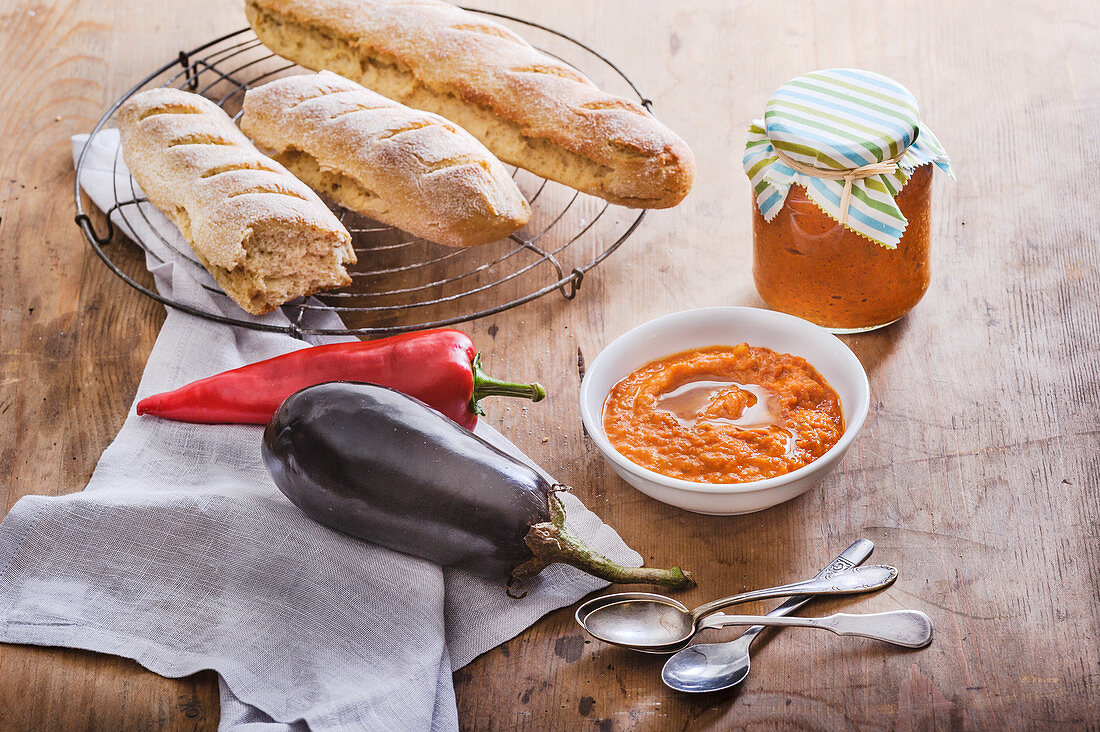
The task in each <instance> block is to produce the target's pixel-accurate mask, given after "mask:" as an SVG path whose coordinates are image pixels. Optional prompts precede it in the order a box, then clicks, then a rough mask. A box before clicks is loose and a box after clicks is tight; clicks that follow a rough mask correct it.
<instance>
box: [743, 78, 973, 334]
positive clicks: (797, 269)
mask: <svg viewBox="0 0 1100 732" xmlns="http://www.w3.org/2000/svg"><path fill="white" fill-rule="evenodd" d="M742 162H743V165H744V168H745V173H746V174H747V175H748V177H749V179H750V181H751V182H752V187H753V194H754V198H755V204H756V205H755V206H753V278H754V279H755V282H756V289H757V291H758V292H759V293H760V296H761V297H762V298H763V299H764V302H766V303H767V304H768V306H769V307H771V308H772V309H775V310H781V311H783V312H786V313H790V314H791V315H796V316H798V317H801V318H804V319H806V320H809V321H810V322H813V323H816V324H817V325H820V326H822V327H824V328H827V329H828V330H831V331H833V332H834V333H856V332H860V331H866V330H873V329H875V328H881V327H883V326H885V325H889V324H890V323H893V322H894V321H896V320H897V319H898V318H901V317H902V316H904V315H905V314H906V313H907V312H909V310H910V309H912V308H913V306H915V305H916V304H917V303H918V302H919V301H920V299H921V297H923V295H924V293H925V291H926V290H927V289H928V283H929V253H930V243H929V234H930V229H931V200H932V196H931V194H932V173H933V169H934V168H935V167H939V168H940V169H942V170H943V171H945V172H946V173H948V174H949V175H952V177H954V176H953V174H952V171H951V164H950V161H949V160H948V158H947V153H946V152H944V150H943V147H942V146H941V145H940V143H939V140H937V139H936V136H935V135H934V134H933V133H932V131H931V130H930V129H928V127H927V126H926V125H925V124H924V123H923V122H921V120H920V115H919V112H918V108H917V100H916V99H915V98H914V97H913V95H912V94H911V93H910V92H909V90H907V89H906V88H905V87H903V86H902V85H901V84H898V83H897V82H896V81H893V80H892V79H888V78H887V77H885V76H881V75H880V74H874V73H871V72H869V71H861V70H859V69H825V70H823V71H814V72H811V73H809V74H804V75H802V76H799V77H796V78H794V79H791V80H790V81H789V82H787V83H786V84H784V85H782V86H781V87H779V88H778V89H776V90H775V91H774V92H773V93H772V96H771V97H770V98H769V99H768V103H767V105H766V106H765V108H764V118H763V119H762V120H755V121H754V122H753V124H752V126H751V127H749V132H748V135H747V139H746V143H745V154H744V158H743V161H742Z"/></svg>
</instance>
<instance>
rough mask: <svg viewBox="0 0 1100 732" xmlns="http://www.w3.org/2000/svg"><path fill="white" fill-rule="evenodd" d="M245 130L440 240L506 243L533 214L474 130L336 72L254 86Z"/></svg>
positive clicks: (348, 201) (284, 158)
mask: <svg viewBox="0 0 1100 732" xmlns="http://www.w3.org/2000/svg"><path fill="white" fill-rule="evenodd" d="M241 129H242V130H243V131H244V133H245V134H247V135H248V136H249V137H251V138H252V140H253V141H254V142H255V143H256V144H257V145H259V146H260V147H261V148H262V149H264V150H265V151H268V152H270V153H272V155H273V157H274V158H275V159H276V160H278V161H279V162H280V163H282V164H283V165H285V166H286V167H287V168H289V169H290V171H291V172H292V173H294V174H295V175H297V176H298V177H299V178H300V179H302V180H303V181H305V182H306V183H308V184H309V185H310V186H311V187H312V188H314V189H315V190H319V191H321V192H322V193H325V194H326V195H328V196H329V197H330V198H332V199H333V200H335V201H337V202H338V203H340V204H342V205H344V206H346V207H348V208H350V209H352V210H355V211H358V212H360V213H362V214H365V215H367V216H369V217H371V218H373V219H377V220H378V221H381V222H383V223H386V224H390V225H392V226H396V227H398V228H401V229H404V230H405V231H408V232H410V233H412V234H415V235H417V236H420V237H423V238H425V239H428V240H431V241H435V242H439V243H440V244H446V245H448V246H454V247H466V246H472V245H476V244H486V243H488V242H491V241H496V240H498V239H501V238H503V237H505V236H508V235H509V234H511V233H512V232H513V231H515V230H516V229H518V228H520V227H521V226H523V225H524V224H526V223H527V219H528V218H530V216H531V209H530V207H529V206H528V205H527V201H526V200H525V199H524V198H523V194H521V193H520V192H519V188H517V187H516V184H515V182H514V181H513V180H512V178H511V176H510V175H509V174H508V171H507V170H506V169H505V167H504V166H503V165H501V163H500V161H499V160H497V159H496V158H495V157H493V155H492V153H490V152H489V151H488V150H486V149H485V146H484V145H482V144H481V143H480V142H478V141H477V140H475V139H474V138H473V136H471V135H470V133H468V132H466V131H465V130H463V129H462V128H460V127H458V126H457V125H455V124H454V123H453V122H449V121H447V120H445V119H443V118H442V117H440V116H439V115H436V114H431V113H430V112H422V111H420V110H416V109H410V108H409V107H406V106H405V105H403V104H399V103H397V102H394V101H391V100H389V99H387V98H386V97H383V96H382V95H380V94H376V93H375V92H372V91H370V90H369V89H365V88H363V87H362V86H360V85H359V84H356V83H355V82H354V81H351V80H349V79H345V78H344V77H342V76H337V75H336V74H333V73H330V72H327V71H322V72H321V73H319V74H305V75H299V76H289V77H286V78H283V79H279V80H277V81H272V82H270V83H268V84H264V85H263V86H260V87H257V88H255V89H250V90H249V91H248V92H247V93H246V94H245V98H244V114H243V115H242V117H241Z"/></svg>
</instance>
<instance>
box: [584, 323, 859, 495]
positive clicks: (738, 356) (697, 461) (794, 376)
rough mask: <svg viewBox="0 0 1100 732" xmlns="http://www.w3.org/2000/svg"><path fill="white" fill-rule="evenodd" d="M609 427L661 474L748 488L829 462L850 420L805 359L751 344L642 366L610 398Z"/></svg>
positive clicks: (622, 445)
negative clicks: (828, 454) (824, 460)
mask: <svg viewBox="0 0 1100 732" xmlns="http://www.w3.org/2000/svg"><path fill="white" fill-rule="evenodd" d="M603 425H604V432H605V433H606V434H607V438H608V439H609V440H610V441H611V444H612V445H614V446H615V449H616V450H618V451H619V452H620V453H621V454H622V455H624V456H625V457H626V458H628V459H629V460H630V461H632V462H634V463H637V464H638V465H641V466H643V467H646V468H649V469H650V470H653V471H655V472H658V473H661V474H662V475H667V476H669V477H672V478H681V479H683V480H691V481H695V482H697V483H746V482H749V481H754V480H763V479H765V478H772V477H775V476H777V475H783V474H784V473H789V472H790V471H792V470H796V469H798V468H801V467H802V466H804V465H807V464H809V463H811V462H813V461H814V460H816V459H817V458H819V457H821V456H822V455H823V454H825V452H826V451H827V450H828V449H829V448H830V447H832V446H833V445H835V444H836V442H837V440H839V439H840V436H841V435H842V434H843V433H844V416H843V414H842V412H841V408H840V397H839V396H837V393H836V392H835V391H834V390H833V388H832V387H831V386H829V384H828V382H826V381H825V379H824V378H823V377H822V376H821V374H819V373H818V372H817V370H816V369H815V368H814V367H813V366H811V365H810V364H809V363H807V362H806V360H805V359H802V358H799V357H797V356H791V355H788V354H785V353H776V352H775V351H772V350H771V349H768V348H761V347H759V346H750V345H748V344H745V343H742V344H741V345H739V346H732V347H730V346H712V347H709V348H700V349H697V350H693V351H685V352H683V353H677V354H675V355H672V356H668V357H667V358H663V359H661V360H659V361H654V362H652V363H649V364H647V365H645V366H643V367H641V368H640V369H638V370H636V371H635V372H634V373H632V374H630V375H629V376H627V377H626V378H625V379H623V380H622V381H620V382H619V383H618V384H616V385H615V386H614V388H612V389H611V393H610V394H608V395H607V400H606V401H605V402H604V409H603Z"/></svg>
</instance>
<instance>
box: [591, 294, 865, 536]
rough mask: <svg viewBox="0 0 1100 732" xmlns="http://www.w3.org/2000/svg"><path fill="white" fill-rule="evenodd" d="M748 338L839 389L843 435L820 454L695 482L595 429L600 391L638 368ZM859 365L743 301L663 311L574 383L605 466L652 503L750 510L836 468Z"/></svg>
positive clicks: (857, 410) (828, 341)
mask: <svg viewBox="0 0 1100 732" xmlns="http://www.w3.org/2000/svg"><path fill="white" fill-rule="evenodd" d="M738 343H748V344H749V345H751V346H764V347H766V348H770V349H772V350H773V351H777V352H779V353H790V354H792V355H795V356H801V357H802V358H804V359H806V360H807V361H809V362H810V364H811V365H813V367H814V368H816V369H817V370H818V372H820V373H821V375H822V376H824V377H825V379H826V380H827V381H828V382H829V384H830V385H831V386H832V387H833V388H834V389H835V390H836V392H837V394H838V395H840V404H841V409H842V410H843V412H844V434H843V435H842V436H841V438H840V441H839V442H837V444H835V445H833V447H832V448H831V449H830V450H829V451H828V452H826V453H825V454H824V455H822V456H821V457H819V458H818V459H817V460H815V461H813V462H812V463H810V464H809V465H806V466H804V467H802V468H799V469H798V470H794V471H792V472H790V473H787V474H786V475H781V476H779V477H776V478H768V479H767V480H758V481H754V482H751V483H733V484H721V483H695V482H692V481H687V480H681V479H679V478H669V477H667V476H664V475H661V474H660V473H656V472H654V471H652V470H648V469H647V468H643V467H642V466H640V465H637V464H636V463H633V462H631V461H630V460H628V459H627V458H626V457H624V456H623V455H622V454H620V453H619V452H618V451H617V450H616V449H615V448H614V447H612V446H611V443H610V442H609V441H608V439H607V436H606V435H605V434H604V430H603V404H604V400H605V399H606V398H607V394H608V392H610V391H611V388H612V387H613V386H614V385H615V384H616V383H618V382H619V381H620V380H621V379H623V378H624V377H626V376H627V375H629V374H630V373H631V372H633V371H634V370H635V369H637V368H638V367H639V366H644V365H645V364H647V363H649V362H651V361H655V360H657V359H659V358H662V357H664V356H669V355H672V354H674V353H679V352H681V351H686V350H689V349H692V348H699V347H702V346H735V345H737V344H738ZM870 401H871V390H870V387H869V385H868V383H867V373H866V372H865V371H864V370H863V365H862V364H860V362H859V359H858V358H856V356H855V354H854V353H852V352H851V351H850V350H849V349H848V347H847V346H845V345H844V343H843V342H841V340H840V339H839V338H837V337H836V336H834V335H832V334H831V333H829V332H828V331H826V330H824V329H822V328H819V327H818V326H816V325H814V324H813V323H809V322H807V321H805V320H802V319H801V318H796V317H794V316H793V315H785V314H784V313H777V312H774V311H772V310H761V309H758V308H744V307H717V308H702V309H700V310H686V311H684V312H680V313H673V314H672V315H666V316H664V317H661V318H657V319H656V320H651V321H649V322H648V323H643V324H642V325H639V326H638V327H637V328H634V329H633V330H631V331H629V332H627V333H624V334H623V335H621V336H619V337H618V338H616V339H615V340H614V341H612V342H611V344H610V345H609V346H608V347H607V348H605V349H604V350H603V351H601V352H600V354H599V355H598V356H596V358H595V359H593V360H592V362H591V364H589V366H588V370H587V372H586V373H585V375H584V380H583V381H582V382H581V418H582V419H583V420H584V426H585V427H586V428H587V429H588V434H589V435H591V436H592V439H593V440H594V441H595V442H596V445H597V447H599V449H600V452H602V453H603V456H604V458H606V460H607V462H608V463H609V464H610V465H611V467H612V468H613V469H614V470H615V472H616V473H618V474H619V475H620V476H622V478H623V480H625V481H626V482H627V483H629V484H630V485H632V486H634V487H635V488H637V489H638V490H640V491H641V492H642V493H645V494H646V495H647V496H650V497H651V498H655V499H657V500H658V501H663V502H665V503H669V504H671V505H673V506H678V507H680V508H684V509H687V510H688V511H695V512H696V513H709V514H716V515H733V514H740V513H752V512H753V511H761V510H763V509H765V508H771V507H772V506H774V505H776V504H778V503H782V502H783V501H788V500H790V499H792V498H794V497H795V496H797V495H800V494H802V493H804V492H806V491H808V490H809V489H810V488H812V487H813V486H814V485H816V484H817V483H818V482H820V481H821V479H822V478H824V477H825V476H826V475H828V473H829V472H830V471H831V470H832V469H833V468H835V467H836V465H837V463H839V462H840V459H841V458H842V457H844V453H846V452H847V451H848V447H849V446H850V445H851V444H852V441H853V440H854V439H855V437H856V435H857V434H859V430H860V428H861V427H863V421H864V419H866V417H867V409H868V407H869V406H870Z"/></svg>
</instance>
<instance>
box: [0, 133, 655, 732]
mask: <svg viewBox="0 0 1100 732" xmlns="http://www.w3.org/2000/svg"><path fill="white" fill-rule="evenodd" d="M86 140H87V136H86V135H82V136H77V137H75V138H73V152H74V157H75V156H77V155H79V152H80V150H81V149H82V147H83V146H84V144H85V142H86ZM117 144H118V136H117V134H115V133H113V132H111V131H108V132H105V133H101V134H100V135H97V136H96V139H95V141H94V142H93V147H92V148H89V152H88V155H89V157H88V159H86V161H85V163H86V167H87V169H88V172H87V173H86V174H85V175H84V176H82V177H83V179H82V181H81V185H82V186H83V188H84V189H85V191H86V192H87V193H88V194H89V195H90V197H91V198H92V199H93V200H94V201H95V202H96V203H97V205H99V206H100V207H101V208H104V209H106V208H108V207H109V205H110V203H111V202H112V200H113V198H112V185H116V184H117V185H120V186H122V185H125V186H127V188H126V189H124V190H128V186H129V179H128V177H127V176H126V173H125V170H119V171H117V173H116V172H114V171H113V170H112V165H113V162H114V158H115V149H116V146H117ZM116 174H117V175H118V178H117V179H116V178H115V176H116ZM142 206H143V208H144V209H145V214H146V216H147V217H148V219H149V222H150V223H151V225H152V226H155V227H156V229H157V230H158V231H159V232H160V233H161V234H162V235H164V236H165V238H166V239H167V240H168V241H169V242H172V243H173V245H174V246H176V247H177V248H179V249H180V251H187V247H186V245H185V244H184V243H183V241H182V238H181V237H180V235H179V233H178V231H176V230H175V228H174V227H173V226H172V225H171V224H170V223H169V222H168V220H167V219H166V218H164V217H163V216H162V215H161V214H160V212H159V211H157V210H155V209H154V208H153V207H152V206H150V205H148V204H142ZM131 211H132V209H131ZM130 220H131V221H133V222H135V224H134V226H135V228H136V227H137V226H141V227H146V226H147V225H146V223H145V222H144V221H142V220H141V217H140V216H135V215H133V213H131V216H130ZM138 222H140V223H138ZM115 223H116V226H119V227H121V229H122V230H123V231H125V232H127V233H128V234H131V235H132V234H133V233H134V232H130V231H129V230H128V229H127V226H126V224H125V223H124V222H123V221H122V220H121V218H118V219H116V221H115ZM136 233H139V234H141V235H142V236H143V239H144V240H145V241H153V240H155V237H152V236H151V234H152V231H148V230H143V231H139V232H136ZM147 264H148V265H149V268H150V270H151V271H152V272H153V274H154V275H155V277H156V282H157V288H158V290H159V291H160V292H161V293H163V294H165V295H170V296H171V297H173V298H175V299H177V300H182V301H184V302H186V303H191V304H194V305H196V306H201V307H204V308H211V307H213V308H218V309H222V311H223V312H230V311H231V310H232V308H235V307H236V306H235V305H233V304H232V303H230V302H229V301H228V300H227V299H226V298H225V297H224V296H222V295H218V294H215V293H213V292H211V291H210V290H208V289H206V288H204V285H210V284H211V283H212V280H210V279H209V277H208V276H207V275H206V274H205V273H204V272H201V271H199V270H197V269H196V268H195V267H194V266H193V265H191V264H189V263H186V262H183V261H182V260H181V258H180V255H179V254H177V253H175V252H173V251H172V250H171V248H170V247H167V246H159V247H158V248H157V250H156V251H155V256H148V257H147ZM135 296H136V295H135ZM235 314H237V315H239V314H240V311H236V313H235ZM312 317H314V318H318V319H319V320H315V321H314V323H313V324H315V325H322V324H323V325H326V326H328V327H332V326H333V325H336V326H337V327H338V326H339V319H338V318H337V316H336V315H335V314H334V313H332V312H318V313H315V314H314V315H313V316H312ZM264 319H266V320H267V321H269V322H273V323H274V322H282V323H285V322H286V321H285V320H284V319H283V316H282V315H281V314H280V313H278V312H276V313H272V314H268V315H266V316H264ZM329 340H337V339H329ZM305 345H307V344H305V343H302V342H301V341H298V340H295V339H293V338H291V337H289V336H284V335H280V334H274V333H261V332H257V331H253V330H245V329H241V328H234V327H231V326H227V325H221V324H217V323H213V322H210V321H207V320H204V319H200V318H196V317H193V316H190V315H187V314H185V313H182V312H180V311H178V310H173V309H169V311H168V317H167V320H166V321H165V324H164V327H163V329H162V330H161V332H160V335H159V336H158V338H157V341H156V345H155V346H154V348H153V352H152V354H151V355H150V357H149V362H148V365H147V366H146V369H145V373H144V375H143V376H142V380H141V386H140V387H139V389H138V395H137V397H138V398H141V397H143V396H146V395H149V394H153V393H156V392H160V391H164V390H168V389H171V388H175V387H177V386H180V385H182V384H185V383H188V382H190V381H192V380H194V379H197V378H201V377H204V376H208V375H210V374H213V373H217V372H219V371H222V370H225V369H229V368H234V367H237V366H241V365H244V364H246V363H250V362H252V361H256V360H259V359H262V358H268V357H270V356H274V355H277V354H280V353H284V352H288V351H291V350H293V349H296V348H301V347H304V346H305ZM261 432H262V428H260V427H257V426H236V425H221V426H207V425H191V424H183V423H177V422H168V421H163V420H157V419H150V418H141V417H137V416H136V415H135V414H134V413H133V410H132V409H131V412H130V414H129V416H128V417H127V418H126V422H125V424H124V425H123V427H122V429H121V431H120V432H119V434H118V436H117V437H116V438H115V440H114V442H113V443H111V445H110V446H109V447H108V448H107V449H106V450H105V451H104V453H103V456H102V457H101V458H100V461H99V464H98V465H97V466H96V469H95V472H94V473H93V475H92V478H91V480H90V481H89V483H88V485H87V487H86V488H85V489H84V491H83V492H80V493H74V494H71V495H65V496H61V497H43V496H27V497H25V498H23V499H22V500H20V501H19V502H17V503H16V504H15V506H13V507H12V509H11V511H10V512H9V513H8V515H7V517H6V518H5V520H4V522H3V525H2V526H0V641H4V642H8V643H31V644H37V645H48V646H70V647H74V648H84V649H89V650H93V651H100V652H104V653H112V654H115V655H119V656H125V657H127V658H133V659H135V660H136V661H137V662H138V663H140V664H142V665H143V666H145V667H146V668H148V669H150V670H152V671H155V672H156V673H158V674H161V675H163V676H172V677H177V676H184V675H187V674H192V673H195V672H196V671H200V670H202V669H214V670H215V671H217V672H218V674H219V676H220V679H221V698H222V721H221V725H220V729H233V730H282V729H303V728H305V727H307V726H308V728H309V729H314V730H330V729H331V730H337V729H372V730H390V729H392V730H411V729H435V730H452V729H457V727H458V718H457V711H456V706H455V696H454V687H453V685H452V681H451V672H452V671H453V670H454V669H457V668H460V667H462V666H463V665H465V664H467V663H469V662H470V661H471V660H472V659H473V658H474V657H476V656H477V655H479V654H481V653H483V652H485V651H486V650H488V649H490V648H492V647H494V646H496V645H498V644H500V643H502V642H503V641H505V640H507V639H509V638H511V637H513V636H514V635H516V634H517V633H519V632H520V631H521V630H523V629H524V628H526V627H528V626H529V625H530V624H532V623H533V622H535V620H537V619H538V618H539V617H541V616H542V615H543V614H545V613H547V612H549V611H550V610H553V609H556V608H559V607H563V606H565V605H568V604H570V603H572V602H574V601H576V600H577V599H579V598H580V597H582V596H583V595H585V594H587V593H589V592H591V591H593V590H595V589H598V588H600V587H602V586H604V585H606V583H605V582H603V581H601V580H597V579H594V578H592V577H589V576H588V575H585V574H583V573H582V572H579V571H578V570H575V569H573V568H572V567H565V566H562V565H555V566H553V567H551V568H549V569H548V570H547V571H545V572H544V573H543V574H542V575H541V576H540V577H539V578H537V579H536V580H535V581H533V582H531V583H530V584H529V594H528V595H527V596H526V597H525V598H523V599H522V600H512V599H510V598H508V597H507V596H506V595H505V592H504V589H503V587H501V586H500V585H498V584H495V583H493V582H490V581H487V580H484V579H481V578H478V577H474V576H471V575H467V574H463V573H460V572H457V571H451V570H442V569H441V568H440V567H439V566H437V565H435V564H432V563H430V562H427V561H423V560H420V559H417V558H415V557H411V556H407V555H404V554H400V553H397V552H393V551H390V550H388V549H384V548H381V547H378V546H375V545H373V544H370V543H368V542H363V541H359V540H356V539H353V538H351V537H348V536H345V535H343V534H339V533H337V532H334V531H331V530H329V529H327V528H325V527H323V526H321V525H319V524H316V523H314V522H313V521H311V520H310V519H308V518H306V516H305V515H304V514H302V513H301V512H300V511H299V510H298V509H297V508H296V507H295V506H294V505H293V504H291V503H290V501H288V500H287V499H286V498H285V497H284V496H283V495H282V494H281V493H280V492H279V491H278V489H277V488H276V487H275V485H274V484H273V483H272V482H271V479H270V478H269V477H268V474H267V472H266V470H265V469H264V466H263V464H262V462H261V460H260V455H259V442H260V436H261ZM477 433H478V434H480V435H481V436H482V437H484V438H486V439H488V440H490V441H492V442H494V443H496V444H497V445H499V446H501V447H503V448H504V449H505V450H507V451H508V452H510V453H511V454H514V455H519V454H520V453H519V451H518V450H517V449H516V448H515V446H513V445H512V444H511V443H509V442H508V441H507V440H506V439H504V438H503V437H502V436H501V435H500V434H499V433H497V432H495V431H494V430H493V429H491V428H489V427H488V426H486V425H484V424H481V425H479V426H478V429H477ZM565 501H566V502H567V507H568V509H569V516H570V519H571V521H570V524H571V527H572V528H573V529H574V531H576V533H577V534H579V535H580V536H581V537H583V538H584V539H586V540H587V541H588V542H589V543H590V544H591V545H592V546H593V547H594V548H596V549H598V550H600V551H602V552H604V553H605V554H607V555H608V556H610V557H611V558H613V559H615V560H617V561H620V562H622V563H624V564H634V565H638V564H640V563H641V557H640V556H639V555H638V554H636V553H635V552H633V551H632V550H631V549H629V548H628V547H627V546H626V545H625V544H624V543H623V542H622V540H621V539H620V538H619V536H618V535H617V534H616V533H615V532H614V531H613V530H612V529H611V528H609V527H607V526H606V525H604V524H603V523H602V522H600V520H599V519H598V518H597V517H596V516H595V515H594V514H592V513H591V512H589V511H587V510H586V509H585V508H584V507H583V506H582V505H581V504H580V502H579V501H577V500H576V499H575V498H573V497H572V496H569V495H566V496H565Z"/></svg>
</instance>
